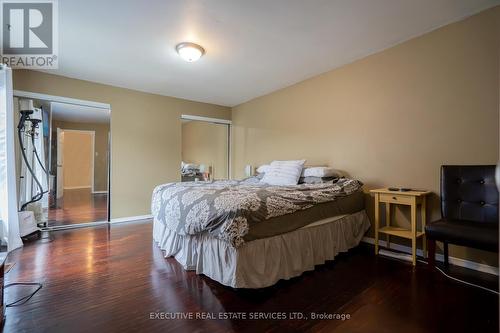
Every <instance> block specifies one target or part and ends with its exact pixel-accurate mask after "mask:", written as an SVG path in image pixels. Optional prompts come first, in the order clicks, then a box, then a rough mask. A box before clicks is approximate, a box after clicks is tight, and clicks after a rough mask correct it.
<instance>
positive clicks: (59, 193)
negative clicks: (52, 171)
mask: <svg viewBox="0 0 500 333" xmlns="http://www.w3.org/2000/svg"><path fill="white" fill-rule="evenodd" d="M63 151H64V132H63V131H62V130H61V129H60V128H57V179H56V183H57V188H56V198H57V199H61V198H62V197H63V193H64V174H63V163H64V158H63Z"/></svg>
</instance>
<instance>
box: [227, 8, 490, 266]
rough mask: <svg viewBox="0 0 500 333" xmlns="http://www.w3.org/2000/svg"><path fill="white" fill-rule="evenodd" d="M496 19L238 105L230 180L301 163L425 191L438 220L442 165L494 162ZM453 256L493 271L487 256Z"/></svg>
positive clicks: (454, 28) (464, 252) (458, 251)
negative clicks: (249, 171)
mask: <svg viewBox="0 0 500 333" xmlns="http://www.w3.org/2000/svg"><path fill="white" fill-rule="evenodd" d="M499 22H500V7H496V8H494V9H491V10H488V11H485V12H483V13H480V14H479V15H476V16H473V17H470V18H468V19H466V20H464V21H461V22H458V23H454V24H451V25H448V26H446V27H444V28H441V29H438V30H436V31H434V32H431V33H428V34H426V35H424V36H421V37H418V38H415V39H412V40H410V41H407V42H405V43H403V44H400V45H398V46H395V47H393V48H391V49H388V50H385V51H383V52H380V53H377V54H375V55H372V56H369V57H366V58H364V59H362V60H359V61H356V62H354V63H352V64H349V65H346V66H343V67H341V68H338V69H336V70H333V71H330V72H328V73H325V74H322V75H320V76H316V77H314V78H312V79H309V80H306V81H303V82H300V83H298V84H296V85H293V86H291V87H288V88H285V89H282V90H279V91H276V92H274V93H271V94H269V95H266V96H263V97H260V98H257V99H254V100H252V101H249V102H247V103H244V104H242V105H239V106H237V107H235V108H234V109H233V119H232V120H233V126H234V127H233V133H234V145H233V147H234V151H233V156H234V161H233V162H234V173H235V175H236V176H239V177H242V176H243V171H244V166H245V165H246V164H252V165H255V166H257V165H259V164H262V163H266V162H269V161H271V160H273V159H297V158H306V159H307V162H308V164H329V165H331V166H333V167H336V168H338V169H341V170H344V171H346V172H348V173H349V174H350V175H352V176H353V177H355V178H358V179H360V180H362V181H363V182H364V183H365V189H366V190H368V189H372V188H375V187H381V186H408V187H413V188H423V189H429V190H431V191H433V192H434V195H433V197H432V200H431V205H430V209H429V213H430V214H431V216H432V219H437V218H439V216H440V213H439V202H438V194H439V168H440V165H442V164H495V163H496V162H497V159H498V126H499V125H498V124H499V119H498V107H499V105H498V101H499V77H498V73H499V41H500V32H499ZM367 203H368V204H369V212H370V215H371V216H372V218H373V200H372V198H368V196H367ZM400 217H401V216H400ZM405 217H406V213H405ZM402 224H403V225H408V222H407V219H406V218H405V219H404V221H403V222H402ZM450 251H451V255H452V256H458V257H462V258H468V259H472V260H477V261H480V262H485V263H488V264H491V265H497V259H496V258H497V257H496V256H493V255H490V254H487V253H482V252H478V251H474V250H472V249H465V248H456V247H452V248H450Z"/></svg>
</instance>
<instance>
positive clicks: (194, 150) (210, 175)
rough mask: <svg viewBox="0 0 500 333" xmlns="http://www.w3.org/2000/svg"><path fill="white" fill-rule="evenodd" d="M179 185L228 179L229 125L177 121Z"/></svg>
mask: <svg viewBox="0 0 500 333" xmlns="http://www.w3.org/2000/svg"><path fill="white" fill-rule="evenodd" d="M181 124H182V163H181V180H182V181H207V180H222V179H228V178H229V139H230V124H227V123H217V122H210V121H200V120H192V119H186V118H183V119H181Z"/></svg>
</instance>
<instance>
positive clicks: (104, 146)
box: [52, 120, 109, 191]
mask: <svg viewBox="0 0 500 333" xmlns="http://www.w3.org/2000/svg"><path fill="white" fill-rule="evenodd" d="M58 127H59V128H62V129H73V130H82V131H94V132H95V156H94V191H107V190H108V148H109V147H108V146H109V145H108V141H109V140H108V136H109V124H107V123H75V122H69V121H58V120H55V121H53V124H52V130H53V134H52V137H55V135H57V134H56V130H57V128H58ZM54 156H55V155H54Z"/></svg>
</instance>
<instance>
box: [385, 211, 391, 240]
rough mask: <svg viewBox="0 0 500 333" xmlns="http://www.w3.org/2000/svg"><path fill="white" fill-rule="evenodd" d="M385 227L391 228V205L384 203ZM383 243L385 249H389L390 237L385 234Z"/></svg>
mask: <svg viewBox="0 0 500 333" xmlns="http://www.w3.org/2000/svg"><path fill="white" fill-rule="evenodd" d="M385 225H386V226H388V227H389V226H391V204H390V203H388V202H386V203H385ZM385 242H386V245H387V248H388V249H390V248H391V235H389V234H385Z"/></svg>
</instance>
